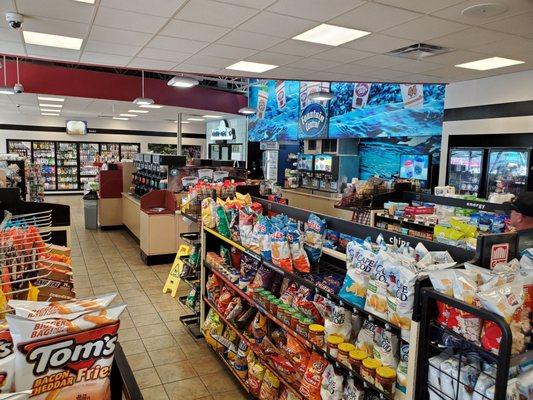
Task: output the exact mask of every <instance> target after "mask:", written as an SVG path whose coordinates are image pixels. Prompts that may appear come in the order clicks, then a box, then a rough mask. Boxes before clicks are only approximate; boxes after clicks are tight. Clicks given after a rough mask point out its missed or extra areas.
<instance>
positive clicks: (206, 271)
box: [200, 197, 475, 400]
mask: <svg viewBox="0 0 533 400" xmlns="http://www.w3.org/2000/svg"><path fill="white" fill-rule="evenodd" d="M253 200H254V201H256V202H258V203H260V204H261V205H262V206H263V212H264V213H265V214H270V213H283V214H286V215H287V216H288V217H289V218H292V219H295V220H297V221H300V222H305V221H307V219H308V217H309V215H310V214H311V212H309V211H306V210H302V209H298V208H294V207H289V206H286V205H283V204H279V203H274V202H269V201H266V200H264V199H260V198H255V197H254V198H253ZM315 214H316V213H315ZM318 216H319V217H320V218H322V219H325V220H326V222H327V228H328V229H333V230H335V231H337V232H340V233H346V234H350V235H352V236H356V237H360V238H364V237H367V236H370V237H371V238H372V239H373V240H374V241H375V240H376V238H377V237H378V236H379V235H382V236H383V238H384V239H385V241H386V242H388V243H391V244H393V243H394V244H402V243H406V244H409V242H411V244H412V246H413V247H414V245H415V244H416V243H413V242H414V241H416V242H422V243H423V244H424V245H425V246H426V248H427V249H428V250H430V251H444V250H445V251H448V252H449V253H450V255H451V256H452V257H453V258H454V259H455V260H456V261H458V262H459V263H462V262H465V261H468V260H472V259H473V258H474V257H475V253H474V252H473V251H467V250H465V249H461V248H457V247H455V246H448V245H444V244H441V243H436V242H431V241H425V240H417V239H413V238H412V237H410V236H406V235H401V234H396V233H392V232H389V231H385V230H381V229H377V228H371V227H368V226H366V225H361V224H357V223H353V222H350V221H345V220H341V219H338V218H334V217H329V216H324V215H318ZM220 244H225V245H229V246H231V247H235V248H236V249H238V250H240V251H242V252H243V254H247V255H248V256H250V257H255V258H256V259H257V260H259V261H260V262H261V264H262V265H263V267H266V268H268V269H270V270H273V271H274V272H276V273H277V274H280V275H282V276H284V277H287V278H289V279H290V280H291V281H294V282H296V283H298V284H299V285H304V286H306V287H308V288H310V289H311V290H313V291H315V293H319V294H321V295H323V296H324V297H326V298H327V299H329V300H330V301H332V302H333V303H334V304H336V305H339V306H342V307H344V308H347V309H349V310H350V311H352V313H354V314H359V315H360V316H361V317H363V318H364V319H368V320H371V321H372V322H374V323H375V324H377V325H378V326H380V327H382V328H384V329H385V330H388V331H390V332H392V333H394V334H396V335H398V337H399V336H400V334H399V333H400V329H399V327H398V326H395V325H394V324H392V323H391V322H389V321H387V320H385V319H382V318H380V317H379V316H377V315H374V314H372V313H371V312H369V311H367V310H365V309H363V308H361V307H358V306H356V305H354V304H350V303H348V302H347V301H345V300H344V299H341V298H340V297H339V296H337V295H335V294H333V293H330V292H328V291H327V290H324V289H322V288H321V287H319V286H317V285H316V284H315V283H314V282H312V281H311V280H309V279H307V278H306V277H303V276H300V275H299V274H298V273H295V272H287V271H284V270H282V269H281V268H279V267H277V266H275V265H274V264H272V263H271V262H269V261H266V260H263V259H262V258H261V257H260V256H259V255H258V254H256V253H254V252H253V251H251V250H249V249H247V248H245V247H243V246H242V245H241V244H239V243H236V242H234V241H232V240H231V239H228V238H226V237H225V236H223V235H221V234H220V233H218V232H217V231H216V230H214V229H209V228H206V227H203V229H202V271H201V287H202V302H201V310H200V318H201V321H202V324H203V322H204V321H205V319H206V315H207V311H208V309H214V312H215V313H217V314H218V315H219V316H220V317H221V319H222V321H224V322H225V323H226V325H227V326H229V328H230V329H233V330H236V328H235V327H234V326H233V325H232V324H231V323H230V322H229V321H226V320H224V318H223V315H222V314H221V313H219V312H218V310H217V309H216V308H215V306H214V304H213V303H212V302H210V301H209V300H208V299H207V295H206V291H205V286H206V282H207V278H208V276H209V275H210V274H215V275H216V276H217V277H218V278H219V280H220V281H222V282H223V284H224V285H225V286H226V287H228V288H229V289H230V290H231V291H232V292H233V293H235V295H237V296H240V297H241V298H242V299H243V300H244V301H245V302H246V303H248V304H249V305H250V306H251V307H253V308H255V309H257V310H258V311H259V312H260V313H261V314H263V315H264V316H265V317H266V318H267V320H268V321H269V324H270V325H271V326H276V327H280V328H282V329H283V330H284V331H285V332H286V333H287V334H290V335H292V336H293V337H295V338H296V339H297V340H298V341H299V342H300V343H302V344H303V345H304V346H306V347H307V348H308V349H311V350H312V351H314V352H316V353H319V354H320V355H322V356H323V357H324V358H326V359H327V360H328V361H330V362H331V363H332V364H333V365H334V366H335V367H336V369H337V370H338V372H341V373H342V374H343V375H345V376H350V377H352V378H353V379H354V381H355V382H357V383H359V384H360V385H362V386H363V387H364V388H365V392H367V393H369V395H370V396H375V397H377V398H381V399H393V398H395V399H397V400H398V399H404V398H405V399H410V398H413V397H412V393H413V390H414V385H413V382H414V375H415V367H416V356H417V351H416V346H417V343H418V334H419V324H418V323H416V322H413V323H412V325H411V331H410V337H409V340H408V342H409V344H410V346H411V350H410V353H409V354H410V356H409V383H410V386H409V387H408V389H407V393H406V394H403V393H401V392H398V391H397V392H396V395H395V396H391V395H389V394H387V393H385V392H383V391H382V390H380V389H379V388H377V387H376V386H374V385H373V384H371V383H370V382H368V381H366V380H364V379H363V378H362V377H361V376H360V375H359V374H357V373H356V372H354V371H353V370H352V369H351V368H350V367H349V366H347V365H344V364H341V363H339V362H337V361H336V360H335V358H333V357H331V356H330V355H329V353H327V352H326V351H325V350H324V349H321V348H318V347H317V346H314V345H312V344H311V343H310V342H309V340H307V338H305V337H304V336H301V335H299V334H298V333H296V332H295V331H294V330H293V329H291V328H290V327H288V326H287V325H286V324H284V323H283V322H282V321H280V320H278V319H277V317H276V316H274V315H272V314H271V313H270V312H269V311H268V310H266V309H265V308H264V307H263V306H262V305H261V304H259V303H258V302H257V301H255V300H254V299H253V298H251V297H250V296H249V295H247V294H246V293H245V292H243V291H242V290H240V289H239V288H238V287H237V286H236V285H235V284H233V283H232V282H231V281H230V280H229V279H228V278H227V277H226V275H225V274H224V272H223V271H221V270H220V269H219V268H217V266H213V265H210V264H209V263H207V262H206V260H205V256H206V252H207V251H209V250H214V251H216V250H217V246H218V247H220ZM345 259H346V257H345V255H344V254H343V253H340V252H338V251H334V250H330V249H324V250H323V255H322V260H321V262H320V263H319V264H318V265H315V266H314V267H315V268H314V270H313V272H314V273H317V272H318V273H322V272H331V271H335V272H338V271H339V270H344V271H345V268H346V267H345ZM217 354H218V353H217ZM223 361H224V362H226V361H225V360H223ZM230 368H231V367H230ZM267 368H268V367H267ZM232 372H233V371H232ZM239 380H240V381H241V383H242V379H239ZM280 381H281V382H282V384H285V386H287V384H286V382H284V381H283V380H282V379H280ZM289 388H290V389H291V391H293V392H296V394H297V395H298V396H297V397H298V398H302V396H301V395H299V393H298V388H297V387H290V385H289ZM245 389H246V386H245ZM375 397H372V398H375Z"/></svg>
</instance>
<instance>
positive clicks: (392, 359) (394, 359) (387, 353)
mask: <svg viewBox="0 0 533 400" xmlns="http://www.w3.org/2000/svg"><path fill="white" fill-rule="evenodd" d="M398 342H399V340H398V336H396V335H395V334H394V333H392V332H391V331H387V330H386V329H383V328H381V327H376V330H375V332H374V358H375V359H376V360H379V361H381V364H382V365H384V366H386V367H391V368H396V366H397V365H398V362H399V354H398V353H399V348H398Z"/></svg>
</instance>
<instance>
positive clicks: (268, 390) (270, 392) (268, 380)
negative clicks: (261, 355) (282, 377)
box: [259, 369, 280, 400]
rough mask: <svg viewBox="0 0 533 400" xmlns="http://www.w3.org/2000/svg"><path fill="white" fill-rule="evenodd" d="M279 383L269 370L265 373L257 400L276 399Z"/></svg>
mask: <svg viewBox="0 0 533 400" xmlns="http://www.w3.org/2000/svg"><path fill="white" fill-rule="evenodd" d="M279 386H280V381H279V379H278V378H277V377H276V375H274V374H273V373H272V372H271V371H270V370H269V369H267V370H266V371H265V375H264V377H263V383H262V384H261V388H260V389H259V400H272V399H275V398H277V397H278V391H279Z"/></svg>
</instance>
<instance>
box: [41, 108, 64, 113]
mask: <svg viewBox="0 0 533 400" xmlns="http://www.w3.org/2000/svg"><path fill="white" fill-rule="evenodd" d="M41 112H53V113H57V112H61V110H56V109H53V108H41Z"/></svg>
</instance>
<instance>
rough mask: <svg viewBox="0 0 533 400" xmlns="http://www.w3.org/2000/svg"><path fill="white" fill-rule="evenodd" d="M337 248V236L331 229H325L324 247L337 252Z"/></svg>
mask: <svg viewBox="0 0 533 400" xmlns="http://www.w3.org/2000/svg"><path fill="white" fill-rule="evenodd" d="M338 246H339V234H338V233H337V232H335V231H333V230H331V229H326V236H325V238H324V247H327V248H328V249H333V250H337V247H338Z"/></svg>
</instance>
